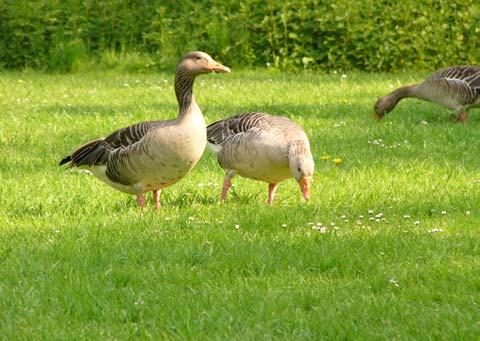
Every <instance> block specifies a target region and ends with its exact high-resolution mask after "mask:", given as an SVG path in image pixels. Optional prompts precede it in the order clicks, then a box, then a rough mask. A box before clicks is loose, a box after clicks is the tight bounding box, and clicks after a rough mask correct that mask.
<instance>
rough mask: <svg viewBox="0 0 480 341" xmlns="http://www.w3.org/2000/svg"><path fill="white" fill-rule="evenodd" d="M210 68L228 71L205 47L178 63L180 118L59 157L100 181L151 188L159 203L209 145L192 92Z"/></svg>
mask: <svg viewBox="0 0 480 341" xmlns="http://www.w3.org/2000/svg"><path fill="white" fill-rule="evenodd" d="M210 72H230V69H229V68H227V67H225V66H223V65H221V64H219V63H217V62H216V61H214V60H213V59H212V58H211V57H210V56H209V55H208V54H206V53H204V52H190V53H188V54H186V55H185V56H184V57H183V58H182V59H181V60H180V62H179V64H178V65H177V70H176V73H175V95H176V96H177V101H178V105H179V114H178V117H177V118H176V119H172V120H165V121H147V122H140V123H137V124H134V125H132V126H129V127H126V128H122V129H119V130H117V131H115V132H113V133H111V134H110V135H108V136H107V137H106V138H104V139H98V140H94V141H91V142H88V143H87V144H85V145H83V146H81V147H80V148H78V149H77V150H75V151H74V152H73V153H72V154H71V155H69V156H67V157H65V158H64V159H62V161H60V165H62V164H65V163H68V162H69V163H70V167H82V168H86V169H88V170H90V171H91V172H92V173H93V174H94V175H95V176H96V177H97V178H99V179H100V180H101V181H103V182H105V183H107V184H109V185H110V186H112V187H114V188H116V189H118V190H120V191H122V192H125V193H130V194H135V195H137V201H138V203H139V205H140V206H142V207H143V205H144V202H145V198H144V196H143V193H145V192H148V191H153V196H154V202H155V207H156V208H158V206H159V202H158V196H159V191H160V190H161V189H162V188H165V187H168V186H170V185H172V184H174V183H176V182H177V181H179V180H181V179H182V178H183V177H184V176H185V175H186V174H187V173H188V171H190V169H192V168H193V167H194V166H195V164H196V163H197V162H198V160H199V159H200V157H201V155H202V154H203V151H204V149H205V144H206V129H205V120H204V118H203V115H202V112H201V111H200V108H199V107H198V105H197V103H196V101H195V97H194V96H193V83H194V80H195V77H196V76H198V75H200V74H205V73H210Z"/></svg>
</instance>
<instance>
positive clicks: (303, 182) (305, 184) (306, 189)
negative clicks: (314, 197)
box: [298, 176, 312, 201]
mask: <svg viewBox="0 0 480 341" xmlns="http://www.w3.org/2000/svg"><path fill="white" fill-rule="evenodd" d="M311 182H312V178H311V177H305V176H304V177H302V178H300V181H298V184H299V185H300V190H301V191H302V194H303V198H304V199H305V200H307V201H308V200H309V199H310V184H311Z"/></svg>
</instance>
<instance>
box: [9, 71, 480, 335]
mask: <svg viewBox="0 0 480 341" xmlns="http://www.w3.org/2000/svg"><path fill="white" fill-rule="evenodd" d="M424 76H425V75H423V74H398V75H387V74H359V73H355V74H347V76H346V78H345V77H341V75H340V74H332V75H320V74H306V75H286V74H278V73H267V72H266V71H258V72H235V71H234V73H232V74H231V75H209V76H203V77H201V78H199V79H198V81H197V83H196V87H195V91H196V97H197V101H198V103H199V104H200V106H201V108H202V109H203V112H204V114H205V117H206V119H207V122H212V121H213V120H216V119H219V118H222V117H226V116H230V115H233V114H234V113H237V112H242V111H249V110H257V111H265V112H271V113H277V114H282V115H287V116H289V117H291V118H292V119H293V120H295V121H296V122H298V123H300V124H301V125H303V126H304V128H305V130H306V131H307V133H308V135H309V136H310V140H311V144H312V148H313V153H314V158H315V161H316V173H315V179H314V184H313V188H312V200H311V201H310V202H307V203H305V202H303V201H302V200H301V194H300V191H299V189H298V185H297V184H296V183H295V182H294V181H293V180H289V181H287V182H285V183H282V184H281V185H280V186H279V190H278V192H277V199H276V202H275V204H274V206H273V207H268V206H267V205H266V198H267V185H266V184H264V183H259V182H254V181H251V180H247V179H242V178H239V177H237V178H235V179H234V184H235V185H236V187H235V191H234V193H232V194H231V195H230V196H229V200H228V202H227V203H226V204H221V203H220V202H219V199H218V197H219V194H220V193H219V192H220V184H221V182H222V178H223V172H222V170H221V169H220V168H219V167H218V166H217V164H216V160H215V158H214V157H213V155H211V154H209V153H206V154H205V155H204V157H203V159H202V160H201V162H200V163H199V164H198V165H197V167H196V168H195V169H194V170H193V171H192V172H191V173H190V174H189V175H188V176H187V177H186V178H185V179H184V180H182V181H181V182H180V183H178V184H177V185H175V186H173V187H170V188H168V189H166V190H165V191H164V192H163V193H162V197H161V200H162V205H163V207H162V208H161V210H160V211H159V212H154V211H153V210H151V209H149V210H147V211H145V212H141V211H139V210H138V209H137V207H136V205H135V201H134V198H133V197H131V196H128V195H125V194H123V193H120V192H117V191H115V190H113V189H111V188H110V187H108V186H106V185H104V184H102V183H101V182H99V181H98V180H96V179H95V178H94V177H93V176H91V175H88V174H85V173H80V172H78V171H77V170H66V169H65V168H61V167H58V166H57V162H58V161H59V160H60V159H61V158H62V157H63V156H65V155H67V154H68V153H69V152H71V151H72V150H73V149H74V148H76V147H77V146H79V145H80V144H82V143H84V142H87V141H89V140H91V139H94V138H98V137H100V136H106V135H107V134H108V133H109V132H111V131H113V130H114V129H117V128H120V127H123V126H126V125H129V124H132V123H135V122H138V121H142V120H147V119H166V118H171V117H174V116H175V115H176V113H177V107H176V102H175V99H174V96H173V90H172V79H173V75H172V74H152V75H127V74H114V73H100V74H97V73H93V72H92V73H83V74H78V75H45V74H38V73H2V74H0V191H1V195H0V326H1V327H0V339H9V340H10V339H65V338H68V339H70V338H75V339H82V338H91V339H99V338H102V339H127V338H137V337H139V338H154V339H158V338H174V339H251V340H257V339H271V338H279V339H321V338H323V339H325V338H335V339H405V340H406V339H412V338H415V339H456V340H458V339H465V340H467V339H468V340H473V339H478V338H479V337H480V321H479V316H480V306H479V305H480V270H479V269H480V257H479V256H480V242H479V237H480V232H479V223H480V208H479V200H480V170H479V158H478V155H479V154H478V151H479V147H480V129H479V127H480V111H478V110H477V111H474V110H472V111H471V114H470V122H469V123H468V124H467V125H461V124H456V123H454V122H453V121H452V120H451V118H449V112H448V110H446V109H444V108H442V107H439V106H436V105H434V104H430V103H425V102H420V101H414V100H410V101H408V100H405V101H403V102H401V103H400V104H399V105H398V107H397V109H396V110H395V111H394V112H392V113H391V114H389V115H388V116H387V117H386V118H385V119H384V121H382V122H381V123H378V122H375V121H374V120H373V111H372V107H373V103H374V101H375V99H376V98H377V97H378V96H380V95H383V94H385V93H386V92H388V91H390V90H391V89H392V88H393V87H396V86H397V85H399V84H404V83H411V82H415V81H418V80H421V79H422V78H423V77H424ZM323 155H329V156H331V157H332V158H341V159H342V160H343V163H342V164H341V165H340V166H338V167H337V166H335V165H334V164H333V162H332V161H331V160H328V161H323V160H322V159H321V157H322V156H323ZM149 200H151V198H150V199H149ZM149 207H150V208H151V202H150V203H149ZM442 211H443V212H442ZM362 216H363V218H362ZM376 220H378V221H376ZM318 223H322V224H323V226H325V227H326V229H322V230H317V229H316V228H315V226H316V225H317V224H318ZM333 224H335V225H333ZM432 230H433V231H432Z"/></svg>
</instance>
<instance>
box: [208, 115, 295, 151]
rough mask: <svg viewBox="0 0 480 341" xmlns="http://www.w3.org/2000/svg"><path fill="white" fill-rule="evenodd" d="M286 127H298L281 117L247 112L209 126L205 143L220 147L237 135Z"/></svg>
mask: <svg viewBox="0 0 480 341" xmlns="http://www.w3.org/2000/svg"><path fill="white" fill-rule="evenodd" d="M286 126H296V127H298V126H297V125H296V124H295V123H293V122H292V121H290V120H289V119H288V118H286V117H283V116H273V115H269V114H264V113H258V112H247V113H242V114H238V115H235V116H233V117H230V118H227V119H224V120H220V121H217V122H215V123H212V124H210V125H209V126H208V127H207V141H208V142H209V143H211V144H213V145H216V146H222V145H223V144H224V143H225V142H226V141H227V140H229V139H238V135H239V134H243V133H246V132H251V131H252V130H254V129H260V130H262V129H268V128H275V127H286ZM235 136H237V137H235Z"/></svg>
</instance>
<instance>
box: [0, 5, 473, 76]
mask: <svg viewBox="0 0 480 341" xmlns="http://www.w3.org/2000/svg"><path fill="white" fill-rule="evenodd" d="M479 36H480V5H479V3H478V1H477V0H438V1H434V0H427V1H415V0H405V1H397V2H393V1H390V0H375V1H374V0H339V1H325V0H323V1H319V0H286V1H273V0H270V1H261V0H242V1H234V0H196V1H193V0H180V1H175V2H174V1H155V0H130V1H124V0H104V1H93V0H63V1H61V0H51V1H41V0H31V1H29V0H16V1H2V2H0V66H4V67H7V68H18V67H35V68H42V69H47V68H49V69H53V70H59V71H65V72H67V71H75V70H76V69H77V68H78V65H79V63H81V62H82V61H83V60H85V57H86V56H87V55H88V56H89V57H90V58H94V59H97V60H100V61H103V62H105V58H107V61H108V60H109V62H108V63H112V62H113V64H118V63H125V62H126V61H128V60H129V59H132V60H133V61H135V66H134V67H133V69H135V70H138V69H142V68H145V69H151V68H152V67H170V66H172V65H174V64H175V62H176V61H177V59H178V57H179V56H180V55H182V54H183V53H184V52H186V51H188V50H193V49H199V50H205V51H208V52H209V53H211V54H212V55H214V56H215V57H217V58H219V59H220V60H222V61H223V62H225V63H227V64H229V65H232V66H265V65H268V64H271V65H272V66H274V67H277V68H281V69H303V68H318V69H328V70H330V69H361V70H367V71H390V70H399V69H433V68H436V67H440V66H444V65H449V64H465V63H472V64H474V63H478V62H479V61H480V38H479ZM109 54H110V55H109ZM130 54H132V55H133V57H131V58H130V57H126V56H128V55H130ZM115 57H118V58H120V59H121V61H115V62H114V61H113V60H112V58H115ZM142 58H145V60H144V61H141V60H140V59H142ZM108 63H104V64H105V65H106V64H108ZM142 65H143V66H142Z"/></svg>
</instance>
